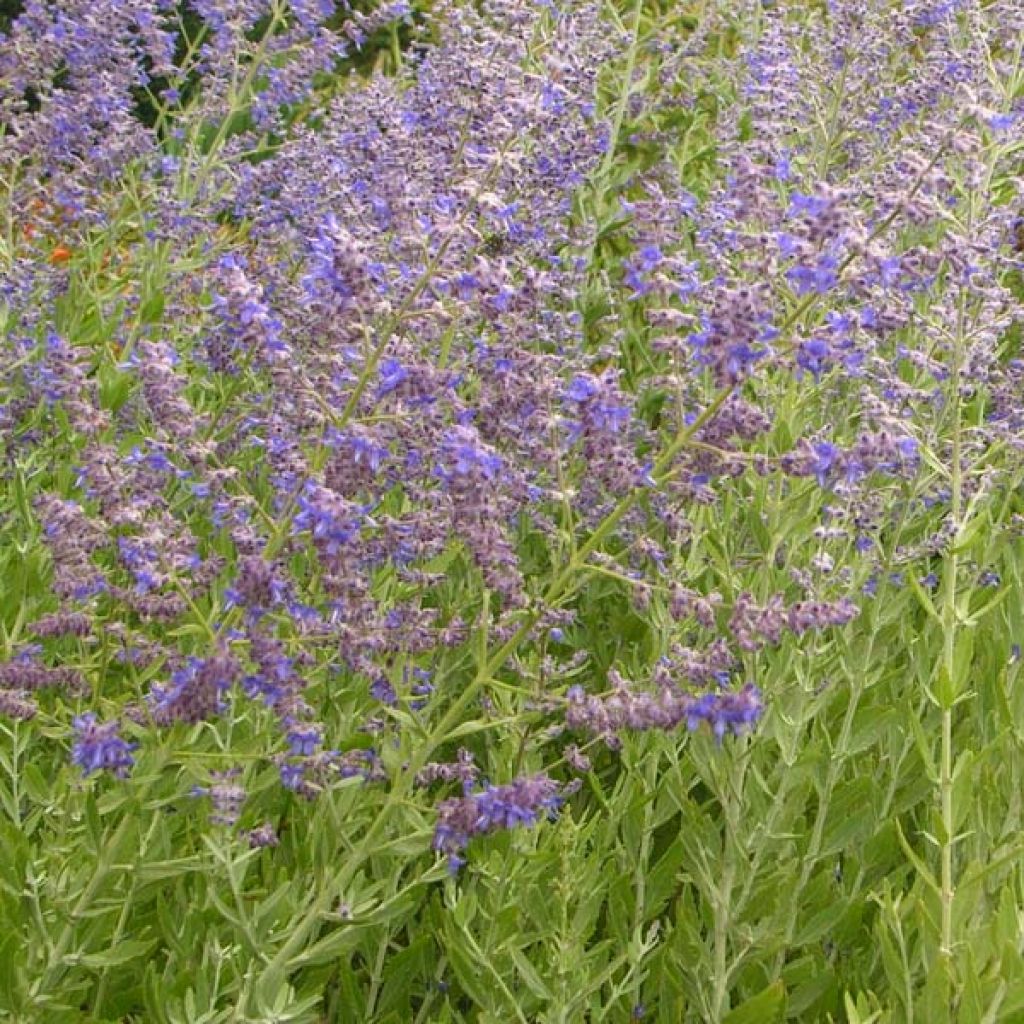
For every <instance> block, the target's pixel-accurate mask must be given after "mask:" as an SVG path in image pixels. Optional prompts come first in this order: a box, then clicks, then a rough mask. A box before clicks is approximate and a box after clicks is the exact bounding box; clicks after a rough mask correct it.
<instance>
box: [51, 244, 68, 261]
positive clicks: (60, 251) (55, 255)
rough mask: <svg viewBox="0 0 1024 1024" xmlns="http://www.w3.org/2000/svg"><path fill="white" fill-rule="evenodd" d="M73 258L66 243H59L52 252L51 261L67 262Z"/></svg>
mask: <svg viewBox="0 0 1024 1024" xmlns="http://www.w3.org/2000/svg"><path fill="white" fill-rule="evenodd" d="M69 259H71V250H70V249H69V248H68V247H67V246H66V245H58V246H57V247H56V248H55V249H54V250H53V252H51V253H50V262H51V263H67V261H68V260H69Z"/></svg>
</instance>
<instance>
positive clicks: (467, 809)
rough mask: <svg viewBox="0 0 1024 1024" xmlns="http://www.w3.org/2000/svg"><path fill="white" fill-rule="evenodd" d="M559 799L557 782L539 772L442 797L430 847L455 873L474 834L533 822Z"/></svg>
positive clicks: (553, 807)
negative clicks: (447, 797)
mask: <svg viewBox="0 0 1024 1024" xmlns="http://www.w3.org/2000/svg"><path fill="white" fill-rule="evenodd" d="M562 799H563V798H562V795H561V793H560V792H559V786H558V783H557V782H555V781H554V780H553V779H550V778H548V776H547V775H544V774H541V775H533V776H529V777H526V778H521V779H516V780H515V781H514V782H511V783H509V784H508V785H505V786H492V785H488V786H486V787H485V788H484V789H483V790H482V791H481V792H477V793H467V794H466V795H465V796H462V797H456V798H453V799H450V800H444V801H442V802H441V803H440V804H439V805H438V808H437V824H436V825H435V827H434V843H433V846H434V849H435V850H438V851H439V852H441V853H444V854H446V855H447V857H448V868H449V870H450V871H451V873H452V874H456V873H457V872H458V870H459V868H460V867H462V865H463V864H465V858H464V857H463V856H462V853H463V851H464V850H465V849H466V847H467V846H468V845H469V841H470V839H472V838H473V837H474V836H478V835H486V834H487V833H490V832H495V831H497V830H499V829H510V828H515V827H516V826H519V825H525V826H531V825H535V824H536V823H537V821H538V820H539V819H540V816H541V815H542V814H547V815H553V814H554V813H555V812H556V811H557V809H558V807H559V806H560V804H561V802H562Z"/></svg>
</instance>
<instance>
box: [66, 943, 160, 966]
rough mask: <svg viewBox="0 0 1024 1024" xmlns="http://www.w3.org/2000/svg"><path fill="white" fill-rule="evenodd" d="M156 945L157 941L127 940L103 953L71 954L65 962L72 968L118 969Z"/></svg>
mask: <svg viewBox="0 0 1024 1024" xmlns="http://www.w3.org/2000/svg"><path fill="white" fill-rule="evenodd" d="M156 944H157V940H156V939H149V940H142V939H125V940H124V941H123V942H119V943H117V945H116V946H111V947H110V949H106V950H104V951H103V952H102V953H81V954H69V955H68V956H67V957H65V962H66V963H68V964H69V965H70V966H74V965H76V964H81V965H82V966H83V967H90V968H93V969H102V968H104V967H118V966H120V965H121V964H126V963H130V962H131V961H132V960H137V959H139V958H141V957H143V956H145V955H146V954H147V953H148V952H149V951H150V950H151V949H152V948H153V947H154V946H155V945H156Z"/></svg>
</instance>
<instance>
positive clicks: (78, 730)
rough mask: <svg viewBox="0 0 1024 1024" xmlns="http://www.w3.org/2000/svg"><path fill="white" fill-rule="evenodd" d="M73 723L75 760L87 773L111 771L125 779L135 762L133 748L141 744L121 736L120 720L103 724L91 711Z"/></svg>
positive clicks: (72, 749)
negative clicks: (119, 732)
mask: <svg viewBox="0 0 1024 1024" xmlns="http://www.w3.org/2000/svg"><path fill="white" fill-rule="evenodd" d="M72 724H73V726H74V731H75V742H74V745H73V746H72V748H71V762H72V764H76V765H78V766H79V767H80V768H81V769H82V774H83V775H91V774H92V773H93V772H98V771H103V770H107V771H111V772H113V773H114V774H115V775H116V776H117V777H118V778H122V779H123V778H124V777H125V776H126V775H127V774H128V772H129V771H131V768H132V765H134V764H135V758H134V757H132V751H133V750H134V749H135V748H136V747H137V746H138V744H136V743H128V742H127V741H126V740H124V739H122V738H121V737H120V736H119V735H118V730H119V729H120V724H119V723H118V722H116V721H113V722H104V723H102V724H101V723H99V722H98V721H97V719H96V715H95V713H94V712H92V711H87V712H85V714H83V715H79V716H78V717H77V718H75V720H74V722H73V723H72Z"/></svg>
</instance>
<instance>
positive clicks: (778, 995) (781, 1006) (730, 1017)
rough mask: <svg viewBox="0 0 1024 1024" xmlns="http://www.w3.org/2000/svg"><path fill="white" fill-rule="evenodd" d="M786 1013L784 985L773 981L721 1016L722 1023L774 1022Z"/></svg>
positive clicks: (774, 1023) (761, 1023) (750, 1023)
mask: <svg viewBox="0 0 1024 1024" xmlns="http://www.w3.org/2000/svg"><path fill="white" fill-rule="evenodd" d="M785 1013H786V986H785V985H783V984H782V982H781V981H773V982H772V983H771V984H770V985H769V986H768V987H767V988H765V989H762V990H761V991H760V992H758V994H757V995H756V996H753V997H751V998H750V999H748V1000H747V1001H746V1002H745V1003H741V1004H740V1005H739V1006H737V1007H736V1009H735V1010H731V1011H730V1012H729V1013H727V1014H726V1015H725V1016H724V1017H723V1018H722V1024H776V1022H777V1021H781V1020H782V1018H783V1017H784V1016H785Z"/></svg>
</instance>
